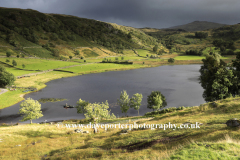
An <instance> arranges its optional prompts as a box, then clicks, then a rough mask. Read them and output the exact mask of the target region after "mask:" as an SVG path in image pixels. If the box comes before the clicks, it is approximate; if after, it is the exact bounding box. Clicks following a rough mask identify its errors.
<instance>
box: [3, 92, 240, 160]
mask: <svg viewBox="0 0 240 160" xmlns="http://www.w3.org/2000/svg"><path fill="white" fill-rule="evenodd" d="M239 105H240V104H239V97H236V98H229V99H226V100H221V101H217V102H216V105H214V106H213V105H212V104H211V103H207V104H203V105H200V106H195V107H190V108H182V109H181V110H172V111H171V110H169V111H168V112H167V113H162V114H152V115H150V114H149V115H150V117H147V116H143V117H128V118H119V119H115V120H104V121H103V122H101V123H104V122H109V123H110V124H117V125H118V124H119V123H120V124H122V125H123V124H124V125H125V124H128V125H130V124H134V123H135V124H136V125H142V126H144V124H145V126H148V125H152V128H155V129H152V130H151V129H150V128H148V129H147V128H146V127H145V129H144V128H142V129H141V127H140V128H139V127H138V128H137V127H136V129H134V130H131V131H130V130H128V129H129V128H127V130H125V129H123V130H122V129H120V128H118V127H116V128H109V129H107V131H105V129H102V128H99V131H100V133H97V134H93V129H90V128H84V129H83V130H85V131H89V132H90V133H89V134H87V133H83V134H82V133H74V130H75V129H76V128H66V127H65V126H61V125H60V126H59V127H57V126H56V125H49V124H48V123H47V124H33V125H16V126H4V124H2V126H1V127H0V128H1V131H0V135H1V141H2V143H0V150H1V154H0V156H1V159H69V160H71V159H72V160H73V159H127V160H135V159H173V160H175V159H178V160H186V159H189V160H190V159H195V160H200V159H212V160H215V159H229V160H235V159H236V160H237V159H239V157H240V154H239V153H240V142H239V139H240V133H239V128H238V127H236V128H231V127H227V126H226V124H225V123H226V121H227V120H229V119H232V118H236V117H239V116H240V112H239V111H240V106H239ZM226 113H227V114H226ZM196 122H197V124H200V125H195V127H194V125H193V124H196ZM83 123H85V124H88V122H87V121H83V120H68V121H64V122H63V124H83ZM169 123H171V124H176V125H177V126H178V127H176V128H174V127H172V128H171V127H168V128H165V129H164V128H161V127H160V126H161V124H163V125H164V124H165V126H166V125H169ZM157 124H158V126H157ZM182 124H184V125H183V126H185V127H184V128H180V125H182ZM191 124H192V125H191ZM196 126H198V127H196ZM123 131H127V133H126V134H122V135H120V133H122V132H123Z"/></svg>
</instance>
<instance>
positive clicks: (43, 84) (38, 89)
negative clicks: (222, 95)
mask: <svg viewBox="0 0 240 160" xmlns="http://www.w3.org/2000/svg"><path fill="white" fill-rule="evenodd" d="M146 62H150V64H144V65H142V66H139V67H136V68H134V67H133V68H119V69H106V70H96V71H89V72H84V73H73V74H72V75H64V76H61V77H54V78H53V79H52V78H50V79H49V80H47V81H43V82H41V83H42V85H41V86H38V87H37V91H31V92H28V93H25V94H24V93H22V94H20V95H19V97H20V98H21V100H18V101H15V102H14V103H12V104H10V105H8V106H5V107H3V108H1V109H4V108H8V107H11V106H13V105H15V104H17V103H19V102H21V101H23V100H24V96H25V95H27V94H29V93H32V92H38V91H40V90H42V89H44V88H45V87H47V85H46V83H47V82H50V81H52V80H57V79H61V78H68V77H75V76H81V75H85V74H93V73H102V72H109V71H124V70H132V69H142V68H153V67H160V66H164V65H191V64H202V63H201V60H200V61H199V60H187V61H184V62H181V61H177V62H176V61H175V63H169V62H157V63H156V64H154V63H153V62H152V61H146ZM179 62H181V63H179ZM141 63H142V62H141V61H140V63H139V61H135V64H139V65H140V64H141ZM51 72H54V71H51ZM55 72H56V71H55ZM1 109H0V110H1Z"/></svg>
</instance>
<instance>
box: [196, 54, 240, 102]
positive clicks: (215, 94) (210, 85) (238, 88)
mask: <svg viewBox="0 0 240 160" xmlns="http://www.w3.org/2000/svg"><path fill="white" fill-rule="evenodd" d="M220 58H221V55H219V54H218V53H210V54H208V55H206V59H203V60H202V61H203V66H201V69H200V70H199V72H200V74H201V75H200V77H199V80H200V84H201V86H202V87H203V89H204V92H203V98H204V99H205V100H206V101H207V102H210V101H215V100H220V99H225V98H228V97H232V96H233V97H235V96H236V95H239V93H240V54H238V55H237V56H236V59H235V60H233V61H232V63H225V62H224V61H223V60H221V59H220Z"/></svg>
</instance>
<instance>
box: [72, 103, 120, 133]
mask: <svg viewBox="0 0 240 160" xmlns="http://www.w3.org/2000/svg"><path fill="white" fill-rule="evenodd" d="M76 108H77V113H83V114H84V116H85V118H86V120H90V121H91V122H92V123H94V124H95V126H96V125H97V123H98V122H99V121H101V120H102V119H115V118H116V116H115V115H114V114H113V113H112V114H110V111H111V110H110V111H109V110H108V108H109V104H108V102H107V101H106V102H105V103H103V102H102V103H101V104H100V103H89V102H86V101H84V100H81V99H79V101H78V102H77V106H76ZM94 132H95V133H96V132H97V130H96V128H94Z"/></svg>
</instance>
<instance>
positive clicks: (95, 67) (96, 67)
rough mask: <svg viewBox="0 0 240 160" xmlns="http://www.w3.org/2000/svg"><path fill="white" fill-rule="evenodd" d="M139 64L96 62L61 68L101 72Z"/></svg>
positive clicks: (77, 71)
mask: <svg viewBox="0 0 240 160" xmlns="http://www.w3.org/2000/svg"><path fill="white" fill-rule="evenodd" d="M139 67H140V65H137V64H136V65H123V64H113V63H97V64H84V65H81V66H76V67H71V68H66V69H62V70H64V71H71V72H74V73H85V72H102V71H106V70H114V69H116V70H118V69H132V68H139Z"/></svg>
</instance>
